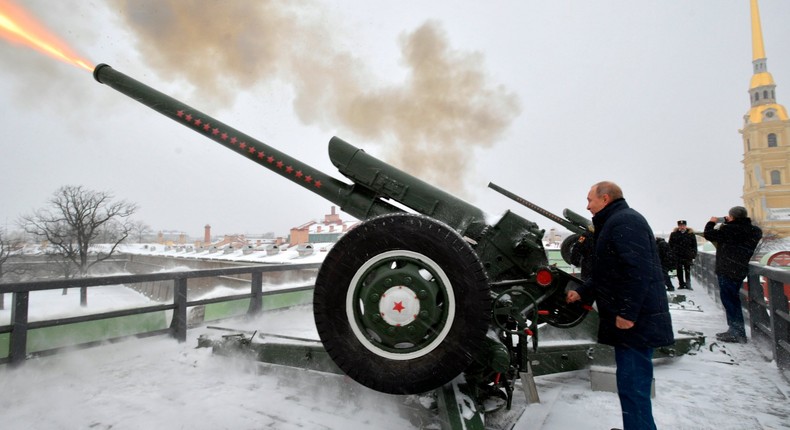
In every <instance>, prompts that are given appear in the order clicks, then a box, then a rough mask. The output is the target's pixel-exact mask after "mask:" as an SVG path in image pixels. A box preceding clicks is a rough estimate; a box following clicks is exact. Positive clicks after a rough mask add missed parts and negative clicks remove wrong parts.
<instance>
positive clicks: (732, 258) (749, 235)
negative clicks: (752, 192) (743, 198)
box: [705, 206, 763, 343]
mask: <svg viewBox="0 0 790 430" xmlns="http://www.w3.org/2000/svg"><path fill="white" fill-rule="evenodd" d="M719 222H720V219H719V218H717V217H711V219H710V221H708V223H707V224H705V239H707V240H709V241H711V242H713V244H714V245H715V246H716V276H717V277H718V278H719V295H720V297H721V304H722V306H724V312H725V313H726V314H727V326H728V329H727V331H725V332H723V333H718V334H716V338H718V339H719V340H721V341H723V342H738V343H746V327H745V324H744V322H743V311H742V310H741V296H740V290H741V286H742V285H743V278H745V277H746V275H747V274H749V260H751V258H752V254H754V250H755V249H756V248H757V244H758V243H759V242H760V239H762V237H763V231H762V230H760V228H759V227H757V226H754V225H752V220H751V219H750V218H749V217H748V216H747V213H746V208H744V207H743V206H735V207H733V208H732V209H730V212H729V214H728V215H727V216H726V217H725V219H724V223H723V224H719Z"/></svg>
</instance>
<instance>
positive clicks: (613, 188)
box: [567, 182, 674, 430]
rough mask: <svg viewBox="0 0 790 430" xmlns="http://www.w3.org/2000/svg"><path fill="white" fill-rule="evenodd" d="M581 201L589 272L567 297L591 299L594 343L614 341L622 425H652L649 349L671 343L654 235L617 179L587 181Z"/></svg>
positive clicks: (637, 427)
mask: <svg viewBox="0 0 790 430" xmlns="http://www.w3.org/2000/svg"><path fill="white" fill-rule="evenodd" d="M587 202H588V203H587V209H588V210H589V211H590V212H591V213H592V214H593V226H594V231H595V233H594V244H595V245H594V252H593V262H592V271H591V274H590V277H589V278H588V279H587V280H585V282H584V284H583V285H582V286H580V287H579V288H578V289H577V290H575V291H573V290H571V291H568V293H567V301H568V302H569V303H571V302H575V301H579V300H581V301H582V302H585V303H592V302H593V301H595V302H596V303H597V307H598V316H599V320H600V322H599V326H598V342H600V343H603V344H605V345H612V346H614V351H615V361H616V363H617V372H616V375H617V393H618V396H619V397H620V407H621V409H622V412H623V426H624V429H625V430H632V429H640V430H641V429H648V430H649V429H655V428H656V425H655V422H654V421H653V411H652V405H651V401H650V392H651V386H652V382H653V362H652V358H653V350H654V348H658V347H662V346H668V345H672V344H673V343H674V336H673V334H672V320H671V318H670V315H669V304H668V302H667V295H666V292H665V290H664V282H663V276H662V274H661V261H660V260H659V256H658V249H657V247H656V240H655V237H654V236H653V231H652V229H651V228H650V226H649V225H648V223H647V221H646V220H645V218H644V217H643V216H642V215H640V214H639V213H638V212H637V211H635V210H633V209H631V208H630V207H629V206H628V203H626V201H625V199H624V198H623V192H622V190H621V189H620V187H619V186H617V184H615V183H613V182H599V183H597V184H595V185H593V186H592V188H591V189H590V192H589V193H588V194H587Z"/></svg>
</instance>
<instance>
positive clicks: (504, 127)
mask: <svg viewBox="0 0 790 430" xmlns="http://www.w3.org/2000/svg"><path fill="white" fill-rule="evenodd" d="M6 1H7V0H0V4H3V3H4V2H6ZM18 3H20V4H23V5H24V6H25V7H26V8H27V9H28V10H29V11H30V12H31V13H33V14H35V16H36V17H37V18H38V19H40V20H41V21H42V22H44V23H45V25H46V26H47V27H48V28H50V29H51V30H52V32H54V33H55V34H57V35H59V36H61V37H62V38H63V39H64V40H65V41H67V42H68V43H69V44H70V45H71V46H72V47H73V48H74V49H75V50H76V51H77V52H79V53H80V54H82V55H83V56H84V57H85V58H86V59H87V60H89V61H90V62H91V63H92V64H94V65H95V64H98V63H108V64H110V65H112V66H113V67H114V68H115V69H117V70H119V71H121V72H123V73H126V74H128V75H130V76H132V77H134V78H136V79H138V80H140V81H142V82H144V83H146V84H148V85H150V86H152V87H154V88H156V89H158V90H160V91H163V92H165V93H168V94H170V95H171V96H173V97H175V98H177V99H179V100H181V101H183V102H185V103H187V104H189V105H191V106H193V107H195V108H196V109H198V110H201V111H203V112H206V113H208V114H210V115H212V116H214V117H216V118H217V119H219V120H221V121H223V122H225V123H227V124H229V125H231V126H233V127H235V128H237V129H239V130H241V131H243V132H245V133H246V134H249V135H252V136H255V137H256V138H257V139H259V140H261V141H263V142H266V143H267V144H269V145H271V146H273V147H275V148H277V149H279V150H281V151H283V152H285V153H287V154H289V155H291V156H293V157H295V158H297V159H299V160H301V161H303V162H305V163H307V164H309V165H311V166H313V167H316V168H318V169H320V170H322V171H323V172H324V173H327V174H330V175H332V176H335V177H337V178H338V179H343V180H345V178H343V177H342V175H340V174H339V173H337V171H336V169H335V168H334V166H332V164H331V162H330V161H329V157H328V155H327V143H328V141H329V139H330V138H331V137H332V136H339V137H341V138H343V139H345V140H346V141H348V142H350V143H352V144H354V145H355V146H358V147H361V148H364V149H365V151H366V152H368V153H370V154H373V155H375V156H377V157H379V158H381V159H384V160H386V161H388V162H390V163H393V164H395V165H397V166H399V167H400V168H402V169H403V170H407V171H410V172H412V173H413V174H415V175H417V176H419V177H420V178H423V179H425V180H427V181H429V182H432V183H435V184H438V185H440V186H441V187H443V188H446V189H448V190H449V191H451V192H452V193H454V194H457V195H459V196H461V197H463V198H464V199H466V200H468V201H470V202H471V203H474V204H476V205H478V206H479V207H481V208H482V209H483V210H485V211H487V212H489V213H491V214H492V215H498V214H501V213H502V212H503V211H504V210H506V209H511V210H513V211H515V212H517V213H519V214H521V215H523V216H525V217H526V218H528V219H531V220H533V221H536V222H537V223H538V224H539V225H541V226H542V227H544V228H546V229H549V228H552V227H555V225H554V224H553V223H552V222H550V221H548V220H546V219H544V218H542V217H541V216H540V215H537V214H535V213H533V212H531V211H530V210H528V209H526V208H523V207H521V206H519V205H517V204H516V203H515V202H511V201H510V200H508V199H506V198H505V197H503V196H500V195H498V194H496V193H495V192H494V191H492V190H489V189H488V188H487V184H488V183H489V182H494V183H497V184H498V185H501V186H503V187H505V188H509V189H511V190H512V191H514V192H517V193H519V194H521V195H522V196H523V197H525V198H527V199H529V200H531V201H533V202H534V203H536V204H538V205H541V206H543V207H544V208H546V209H548V210H550V211H553V212H557V213H560V212H561V211H562V209H563V208H570V209H573V210H575V211H576V212H579V213H582V214H585V215H587V216H589V213H588V212H587V211H586V210H585V207H586V201H585V198H586V194H587V191H588V190H589V187H590V185H591V184H593V183H595V182H597V181H600V180H605V179H606V180H613V181H615V182H617V183H619V184H620V185H621V186H622V188H623V190H624V192H625V197H626V199H627V200H628V202H629V203H630V204H631V206H632V207H634V208H636V209H637V210H639V211H640V212H642V213H643V214H644V215H645V216H646V218H647V219H648V221H649V222H650V224H651V226H652V227H653V229H654V230H656V231H657V232H662V231H663V232H669V231H670V230H671V229H672V228H673V227H674V226H675V221H676V220H677V219H681V218H682V219H687V220H688V221H689V225H690V226H691V227H692V228H695V229H701V228H702V227H703V226H704V223H705V222H706V221H707V219H708V218H710V217H711V216H713V215H717V216H722V215H724V214H726V211H727V209H728V208H729V207H731V206H733V205H738V204H742V199H741V194H742V187H743V169H742V163H741V160H742V158H743V144H742V139H741V135H740V134H739V133H738V130H739V129H740V128H741V127H742V126H743V115H744V114H745V113H746V112H747V110H748V108H749V98H748V93H747V90H748V86H749V80H750V78H751V75H752V65H751V60H752V52H751V39H750V37H751V33H750V17H749V2H748V1H747V0H737V1H736V0H696V1H693V2H688V1H681V0H643V1H639V2H633V1H625V0H598V1H594V2H590V1H583V0H555V1H551V2H543V1H537V0H520V1H499V2H472V1H457V0H454V1H434V2H422V1H399V2H383V1H381V2H379V1H368V0H337V1H315V2H313V1H304V2H298V3H295V2H287V3H285V2H276V6H273V5H269V4H268V2H242V1H235V2H234V1H225V2H209V1H175V0H173V1H153V0H151V1H133V2H132V1H129V2H128V4H127V2H125V1H101V0H94V1H91V2H69V3H68V4H67V3H66V2H51V1H45V0H26V1H21V0H18ZM282 4H285V5H287V6H282ZM760 7H761V14H762V24H763V35H764V40H765V47H766V54H767V58H768V70H769V71H770V72H771V73H772V74H773V76H774V79H775V81H776V83H777V100H778V102H779V103H781V104H784V105H787V104H788V103H790V95H787V94H790V93H786V92H785V90H784V88H786V87H785V85H790V54H787V52H790V51H789V50H788V41H790V26H788V25H787V23H788V22H790V3H788V2H787V1H786V0H762V1H761V2H760ZM0 61H2V67H0V97H2V100H3V103H2V105H0V130H2V131H3V133H2V137H1V138H0V145H2V157H0V172H3V175H4V180H3V181H2V182H0V199H2V200H1V201H2V204H0V222H2V226H4V227H7V228H9V229H14V228H15V222H16V220H17V219H18V218H19V216H20V215H23V214H26V213H29V212H31V211H32V210H34V209H37V208H40V207H42V206H44V205H46V203H47V200H48V199H49V197H50V196H51V195H52V193H53V192H54V191H55V190H57V189H58V188H59V187H61V186H63V185H83V186H85V187H87V188H89V189H93V190H102V191H110V192H112V193H113V194H114V195H115V196H116V198H117V199H124V200H128V201H130V202H135V203H137V204H138V205H139V206H140V209H139V211H138V212H137V215H136V219H138V220H140V221H143V222H145V223H147V224H148V225H150V226H151V227H152V229H153V230H154V231H158V230H178V231H184V232H186V233H188V234H190V235H192V236H194V237H200V236H201V235H202V231H203V226H204V225H206V224H210V225H212V228H213V232H214V233H216V234H232V233H247V234H256V233H264V232H275V233H276V234H278V235H284V234H287V232H288V229H289V228H290V227H294V226H298V225H300V224H302V223H304V222H306V221H309V220H312V219H319V218H322V217H323V215H324V214H325V213H328V212H329V207H330V206H331V204H330V203H329V202H327V201H325V200H323V199H322V198H320V197H318V196H315V195H312V194H310V193H309V192H308V191H306V190H304V189H302V188H301V187H298V186H296V185H294V184H291V183H289V182H288V181H287V180H285V179H283V178H281V177H279V176H278V175H275V174H273V173H272V172H269V171H268V170H266V169H265V168H262V167H261V166H259V165H257V164H255V163H252V162H250V161H249V160H246V159H245V157H242V156H240V155H238V154H235V153H233V152H232V151H230V150H228V149H226V148H223V147H221V146H220V145H218V144H216V143H214V142H212V141H210V140H208V139H206V138H204V137H202V136H200V135H199V134H196V133H194V132H193V131H190V130H188V129H187V128H185V127H183V126H181V125H178V124H176V123H175V122H173V121H171V120H169V119H167V118H165V117H163V116H161V115H160V114H158V113H156V112H154V111H152V110H150V109H148V108H146V107H143V106H142V105H140V104H139V103H136V102H135V101H133V100H131V99H129V98H127V97H125V96H123V95H120V94H118V93H117V92H115V90H113V89H111V88H109V87H107V86H104V85H101V84H98V83H97V82H95V81H94V80H93V78H92V76H91V74H90V73H89V72H87V71H86V70H83V69H79V68H77V67H73V66H71V65H68V64H65V63H62V62H58V61H56V60H52V59H50V58H47V57H45V56H43V55H41V54H39V53H37V52H35V51H33V50H30V49H27V48H23V47H20V46H18V45H14V44H11V43H8V42H5V41H0ZM345 217H346V218H350V217H348V216H347V215H345Z"/></svg>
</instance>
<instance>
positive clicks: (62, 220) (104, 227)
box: [20, 185, 137, 306]
mask: <svg viewBox="0 0 790 430" xmlns="http://www.w3.org/2000/svg"><path fill="white" fill-rule="evenodd" d="M136 210H137V206H136V205H135V204H132V203H128V202H126V201H123V200H121V201H113V195H112V194H110V193H108V192H104V191H92V190H88V189H85V188H83V187H82V186H71V185H67V186H64V187H61V188H60V189H58V190H57V191H55V193H54V194H53V195H52V198H51V199H50V200H49V206H48V207H45V208H42V209H39V210H37V211H36V212H34V213H33V214H31V215H25V216H22V217H21V218H20V225H21V226H22V227H23V228H24V229H25V231H26V232H28V233H30V234H32V235H34V236H36V237H37V238H40V239H43V240H46V241H47V243H48V245H49V246H51V247H53V248H54V249H55V250H56V252H57V253H58V254H60V256H62V257H63V258H64V259H65V260H67V261H69V262H71V263H72V264H73V265H74V266H76V268H77V273H78V275H79V276H80V277H84V276H86V275H87V274H88V272H89V271H90V268H91V267H93V266H94V265H95V264H98V263H100V262H102V261H104V260H106V259H108V258H110V257H111V256H112V255H113V254H114V253H115V251H116V250H117V248H118V245H120V244H121V243H122V242H123V241H124V240H126V238H127V237H129V235H130V234H131V231H132V227H133V223H132V221H131V220H130V219H129V217H131V216H132V215H133V214H134V212H135V211H136ZM99 240H101V241H102V244H106V245H105V246H104V248H103V249H101V251H100V252H94V253H93V256H94V258H91V251H95V249H92V247H93V246H95V245H96V244H98V243H99V242H98V241H99ZM67 277H68V272H67ZM87 302H88V299H87V288H82V289H81V290H80V304H81V305H82V306H86V305H87Z"/></svg>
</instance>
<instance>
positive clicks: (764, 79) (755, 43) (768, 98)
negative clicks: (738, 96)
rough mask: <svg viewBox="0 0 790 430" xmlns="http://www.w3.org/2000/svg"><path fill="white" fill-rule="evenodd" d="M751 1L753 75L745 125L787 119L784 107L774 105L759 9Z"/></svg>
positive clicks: (773, 92) (773, 90)
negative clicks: (749, 105) (749, 107)
mask: <svg viewBox="0 0 790 430" xmlns="http://www.w3.org/2000/svg"><path fill="white" fill-rule="evenodd" d="M750 1H751V13H752V67H753V69H754V74H753V75H752V80H751V82H750V83H749V98H750V99H751V105H752V107H751V109H749V112H748V113H747V114H746V116H745V117H744V120H745V121H746V124H750V123H751V124H757V123H761V122H764V121H771V120H782V121H786V120H787V119H788V115H787V110H786V109H785V107H784V106H782V105H780V104H778V103H776V83H774V77H773V76H771V74H770V73H769V72H768V60H767V59H766V58H765V46H764V44H763V29H762V25H761V24H760V8H759V6H758V5H757V0H750Z"/></svg>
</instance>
